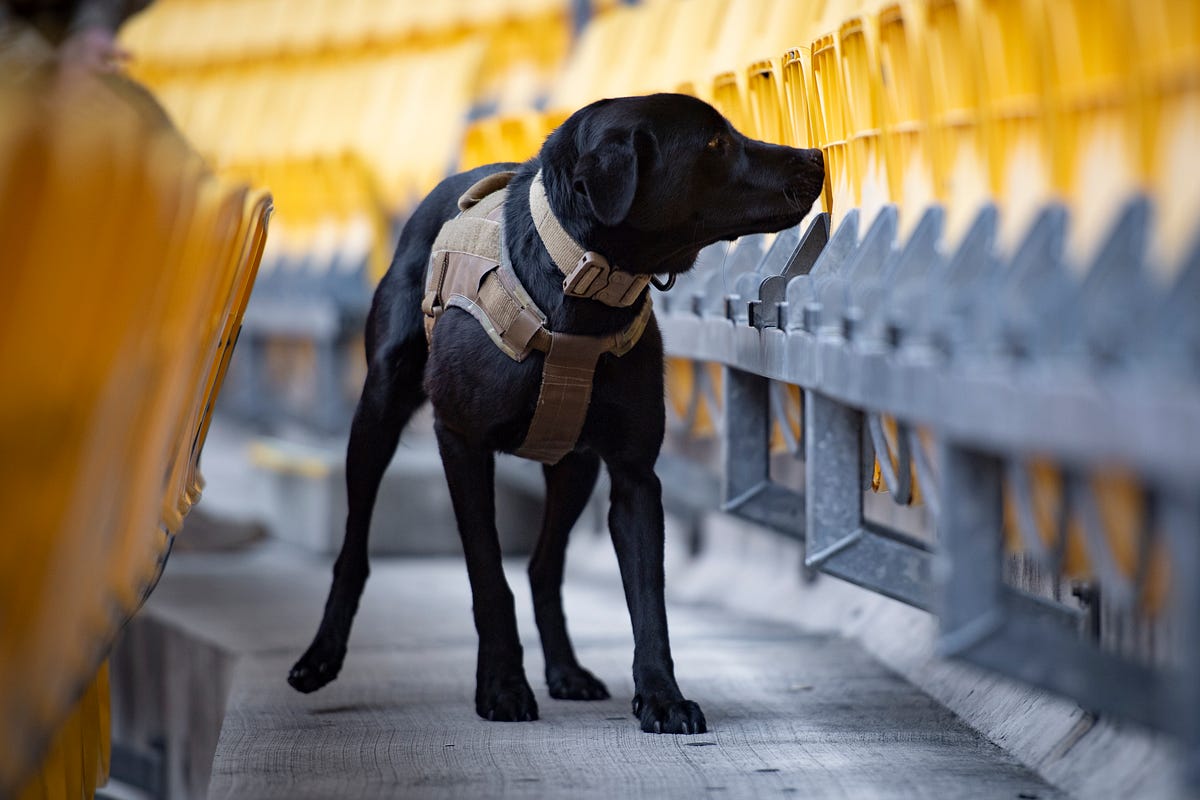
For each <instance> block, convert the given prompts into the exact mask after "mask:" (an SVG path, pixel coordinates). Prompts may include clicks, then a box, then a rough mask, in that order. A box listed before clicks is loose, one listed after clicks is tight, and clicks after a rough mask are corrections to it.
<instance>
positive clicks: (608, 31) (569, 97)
mask: <svg viewBox="0 0 1200 800" xmlns="http://www.w3.org/2000/svg"><path fill="white" fill-rule="evenodd" d="M641 19H642V17H641V10H640V9H639V8H638V7H635V6H624V5H622V6H618V7H617V8H614V9H613V10H611V11H608V12H606V13H604V14H601V15H599V16H597V17H596V18H595V19H593V20H592V21H591V22H589V23H588V26H587V27H586V28H584V29H583V33H582V34H581V36H580V38H579V40H578V41H577V42H576V43H575V49H574V52H573V53H572V55H571V58H570V60H569V61H568V62H567V65H566V68H565V69H564V70H563V72H562V75H561V76H560V77H559V79H558V81H557V82H556V84H555V86H554V91H553V92H552V93H551V95H550V99H549V101H548V102H547V104H546V107H547V109H551V110H553V109H564V110H570V111H574V110H575V109H577V108H581V107H583V106H585V105H587V104H588V103H590V102H592V101H593V100H598V99H600V97H602V96H603V92H604V91H605V84H604V76H605V74H606V73H607V71H608V69H609V66H608V65H609V63H610V61H611V59H612V58H613V54H614V53H621V54H622V55H623V54H624V53H625V52H626V45H625V42H627V41H628V40H629V36H630V35H631V33H632V31H633V29H634V27H635V26H636V25H637V24H639V22H640V20H641Z"/></svg>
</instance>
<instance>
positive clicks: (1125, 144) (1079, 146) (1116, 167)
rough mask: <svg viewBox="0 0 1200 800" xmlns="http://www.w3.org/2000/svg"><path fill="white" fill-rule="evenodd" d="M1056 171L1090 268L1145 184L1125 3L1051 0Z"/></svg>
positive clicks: (1074, 243) (1075, 260)
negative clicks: (1129, 201) (1130, 200)
mask: <svg viewBox="0 0 1200 800" xmlns="http://www.w3.org/2000/svg"><path fill="white" fill-rule="evenodd" d="M1044 13H1045V14H1046V22H1045V25H1046V28H1047V29H1048V31H1049V33H1048V35H1047V39H1048V45H1049V47H1048V48H1047V52H1048V54H1049V102H1050V115H1051V124H1052V125H1053V128H1052V130H1053V135H1054V140H1053V148H1054V150H1053V152H1054V157H1053V158H1052V159H1051V167H1052V170H1051V174H1052V175H1053V179H1054V185H1055V188H1056V189H1058V190H1059V191H1060V192H1061V193H1062V194H1063V196H1064V197H1065V198H1066V199H1067V202H1068V206H1069V208H1070V210H1071V225H1070V228H1069V230H1068V233H1067V253H1068V259H1069V262H1070V263H1071V264H1072V265H1073V266H1075V267H1076V268H1078V269H1083V268H1085V267H1086V266H1088V265H1090V263H1091V261H1092V259H1093V257H1094V255H1095V254H1096V252H1097V250H1098V249H1099V247H1100V246H1101V245H1102V244H1103V243H1104V241H1105V239H1106V234H1107V231H1108V229H1109V228H1110V227H1111V225H1112V224H1113V222H1114V221H1115V219H1116V215H1117V214H1118V213H1119V211H1120V209H1121V208H1122V207H1123V206H1124V205H1125V202H1126V200H1127V199H1128V198H1129V197H1130V195H1132V194H1133V193H1134V192H1135V191H1137V190H1138V188H1139V187H1140V181H1139V169H1140V167H1141V165H1142V164H1143V156H1142V152H1141V147H1142V136H1141V133H1142V131H1141V129H1140V127H1139V125H1138V118H1137V114H1136V110H1135V108H1134V106H1133V103H1132V100H1133V99H1134V98H1133V92H1132V84H1133V73H1132V71H1131V68H1132V67H1133V66H1134V65H1133V64H1131V63H1130V59H1129V55H1130V52H1131V49H1130V46H1129V44H1130V43H1129V41H1128V37H1127V35H1125V33H1126V32H1128V31H1130V30H1132V29H1133V16H1134V10H1133V8H1132V7H1130V6H1129V5H1128V4H1127V3H1125V2H1123V1H1122V0H1096V1H1095V2H1093V1H1092V0H1061V1H1060V2H1053V3H1046V4H1045V6H1044Z"/></svg>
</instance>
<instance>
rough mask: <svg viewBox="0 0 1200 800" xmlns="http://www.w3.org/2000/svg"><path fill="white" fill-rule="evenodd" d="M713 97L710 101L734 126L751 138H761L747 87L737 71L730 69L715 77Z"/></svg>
mask: <svg viewBox="0 0 1200 800" xmlns="http://www.w3.org/2000/svg"><path fill="white" fill-rule="evenodd" d="M711 97H712V99H711V101H710V102H712V104H713V106H714V107H715V108H716V109H717V110H718V111H720V112H721V113H722V114H724V115H725V118H726V119H728V120H729V121H730V123H732V124H733V127H735V128H737V129H738V130H739V131H741V132H742V133H744V134H746V135H747V136H749V137H751V138H754V139H758V138H760V137H759V132H758V126H757V125H756V120H755V118H754V117H753V116H751V114H750V107H749V104H748V102H747V99H746V93H745V89H744V88H743V86H742V80H739V78H738V73H737V72H735V71H733V70H730V71H728V72H722V73H720V74H718V75H717V76H716V77H714V78H713V80H712V96H711Z"/></svg>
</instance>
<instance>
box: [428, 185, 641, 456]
mask: <svg viewBox="0 0 1200 800" xmlns="http://www.w3.org/2000/svg"><path fill="white" fill-rule="evenodd" d="M513 175H514V173H512V172H498V173H495V174H493V175H489V176H488V177H486V178H484V179H483V180H481V181H479V182H478V183H476V184H475V185H474V186H472V187H471V188H470V189H468V190H467V192H466V194H464V195H463V196H462V197H460V198H459V200H458V207H459V209H460V210H461V212H462V213H460V214H459V215H458V216H457V217H455V218H454V219H452V220H450V221H449V222H447V223H446V224H445V225H443V226H442V229H441V231H440V232H439V233H438V236H437V239H436V240H435V241H434V243H433V250H432V253H431V254H430V259H429V272H428V275H427V278H426V285H425V290H426V291H425V299H424V301H423V302H422V303H421V310H422V311H424V312H425V335H426V337H427V338H428V339H429V340H430V341H432V337H433V327H434V324H435V323H436V322H437V320H438V317H440V316H441V315H442V312H443V311H445V309H446V308H447V307H449V306H454V307H456V308H461V309H463V310H464V311H466V312H467V313H469V314H470V315H471V316H473V317H475V319H476V320H478V321H479V324H480V325H482V326H483V329H484V330H485V331H487V334H488V336H490V337H491V339H492V341H493V342H495V343H496V346H497V347H499V348H500V349H501V350H502V351H504V353H505V355H507V356H508V357H509V358H511V359H513V360H514V361H524V360H525V357H526V356H528V355H529V353H530V351H531V350H540V351H541V352H543V353H545V354H546V360H545V364H544V365H543V367H542V387H541V392H540V394H539V395H538V401H537V407H536V409H535V410H534V412H533V421H532V422H530V423H529V431H528V432H527V433H526V434H525V440H524V441H523V442H522V443H521V446H520V447H519V448H518V449H517V450H516V454H517V455H519V456H522V457H524V458H531V459H534V460H536V461H541V462H542V463H545V464H555V463H558V461H559V459H561V458H562V457H563V456H564V455H566V454H567V453H569V452H570V451H571V450H572V449H574V447H575V443H576V442H577V441H578V440H579V433H580V431H581V430H582V429H583V421H584V418H585V417H586V416H587V409H588V403H589V401H590V400H591V395H592V376H593V374H594V373H595V370H596V361H597V360H598V359H599V358H600V355H601V354H602V353H612V354H613V355H616V356H623V355H625V353H627V352H629V350H631V349H632V348H633V346H634V345H635V344H637V343H638V340H639V339H640V338H641V337H642V333H643V332H644V331H645V329H646V323H647V322H648V321H649V319H650V311H651V303H650V298H649V296H647V297H646V302H645V303H643V304H642V310H641V311H640V312H639V313H638V315H637V317H636V318H635V319H634V320H633V322H631V323H630V324H629V325H628V326H626V327H625V329H624V330H621V331H618V332H617V333H613V334H609V335H608V336H577V335H575V334H569V333H561V332H555V331H551V330H549V329H548V328H546V315H545V314H544V313H542V310H541V309H539V308H538V307H537V305H536V304H535V303H534V302H533V299H532V298H531V297H530V296H529V293H528V292H526V291H525V287H524V286H522V285H521V281H520V280H519V279H518V278H517V274H516V273H515V272H514V271H513V269H512V266H511V265H510V264H509V263H508V258H507V253H506V252H505V251H504V246H503V227H504V221H503V218H504V200H505V197H506V196H507V194H508V189H507V187H508V183H509V181H511V180H512V177H513ZM529 207H530V211H531V212H532V214H533V222H534V226H535V227H536V228H537V231H538V235H539V236H541V238H542V243H543V244H544V245H545V246H546V250H547V252H549V253H550V257H551V258H552V259H553V260H554V263H555V264H556V265H558V268H559V270H560V271H562V273H563V275H564V279H563V291H564V293H566V294H568V295H570V296H572V297H585V298H590V299H593V300H598V301H599V302H601V303H605V304H606V305H610V306H615V307H622V308H623V307H627V306H630V305H632V304H633V303H634V302H635V301H636V300H637V298H638V296H640V295H641V293H642V290H643V289H645V288H646V284H647V283H649V281H650V276H649V275H636V274H634V273H630V272H625V271H623V270H619V269H617V268H615V267H612V266H611V265H609V263H608V261H607V260H605V259H604V257H603V256H601V255H600V254H598V253H594V252H591V251H584V249H583V248H582V247H580V246H579V245H578V244H577V243H576V242H575V240H573V239H572V238H571V237H570V235H568V234H567V232H566V231H564V230H563V228H562V225H561V224H560V223H559V221H558V220H557V219H556V218H555V216H554V213H553V212H552V211H551V210H550V205H549V203H548V202H547V200H546V190H545V188H544V187H543V185H542V174H541V172H540V171H539V172H538V174H537V175H536V176H535V177H534V179H533V183H532V184H531V186H530V189H529Z"/></svg>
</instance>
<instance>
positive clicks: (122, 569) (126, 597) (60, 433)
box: [0, 75, 272, 798]
mask: <svg viewBox="0 0 1200 800" xmlns="http://www.w3.org/2000/svg"><path fill="white" fill-rule="evenodd" d="M131 99H136V101H135V102H131ZM271 208H272V205H271V197H270V195H269V194H267V193H265V192H263V191H252V190H250V189H248V188H247V186H246V185H244V184H241V183H236V182H231V181H228V180H224V179H221V178H218V177H216V176H215V175H214V174H213V173H212V172H211V171H210V170H209V169H208V168H207V167H206V165H205V164H204V162H203V160H202V159H201V158H200V157H199V156H198V155H197V154H196V153H195V152H194V151H193V150H192V149H191V148H190V147H189V146H188V144H187V143H186V142H185V141H184V139H183V138H182V137H181V136H180V135H179V134H178V132H177V131H176V130H175V129H174V128H172V127H171V126H170V125H169V123H167V122H166V120H165V117H163V116H162V115H161V113H160V112H157V110H156V109H155V108H154V106H153V104H152V103H151V102H147V100H146V98H145V97H144V95H143V93H142V92H141V91H140V90H139V89H138V88H137V87H134V86H132V85H131V84H129V83H128V82H127V81H125V80H124V79H122V78H119V77H116V76H103V77H102V78H91V77H85V76H81V75H80V76H74V77H72V78H71V79H69V80H67V79H60V78H59V77H57V76H53V75H48V76H46V77H44V78H36V77H35V78H31V79H30V80H28V81H26V82H23V83H20V84H16V85H14V84H12V83H10V82H8V81H7V80H6V81H4V82H2V83H0V251H3V252H4V254H5V255H4V282H5V289H4V291H3V292H0V374H2V375H3V378H2V379H0V380H2V382H3V384H4V386H5V390H4V391H3V392H0V506H2V507H3V508H4V514H5V535H4V536H0V652H2V653H4V657H3V658H0V796H5V797H9V796H12V797H22V798H39V797H81V796H88V797H90V796H91V792H92V791H93V790H94V789H95V787H96V786H97V784H98V783H102V782H103V781H104V780H105V777H106V775H107V771H108V741H109V739H108V736H109V725H108V718H109V699H108V687H107V668H106V666H105V664H106V662H105V659H106V654H107V652H108V648H109V647H110V645H111V644H112V642H113V639H114V637H115V636H116V634H117V632H118V630H119V629H120V627H121V625H122V624H123V623H124V621H125V620H126V619H128V617H129V616H130V615H131V614H133V613H134V612H135V611H136V609H137V608H138V607H139V605H140V604H141V602H142V601H143V599H144V597H145V596H146V594H148V592H149V591H150V590H151V588H152V587H153V585H154V583H155V581H156V580H157V576H158V574H159V571H160V569H161V568H162V564H163V561H164V559H165V558H166V556H167V553H168V552H169V549H170V546H171V542H172V539H173V537H174V536H175V535H176V534H177V533H179V531H180V530H181V528H182V527H183V526H184V518H185V516H186V515H187V514H188V511H189V509H190V508H191V507H192V506H193V505H194V504H195V503H196V501H197V500H198V499H199V497H200V493H201V490H202V489H203V486H204V481H203V477H202V476H201V473H200V470H199V458H200V453H201V450H202V448H203V446H204V441H205V436H206V434H207V431H208V427H209V423H210V421H211V415H212V411H213V403H214V401H215V399H216V397H217V394H218V392H219V391H220V388H221V385H222V381H223V378H224V376H225V372H226V369H227V367H228V365H229V359H230V356H231V353H232V349H233V346H234V343H235V341H236V339H237V334H238V331H239V327H240V321H241V316H242V312H243V310H244V308H245V306H246V302H247V299H248V297H249V294H250V290H251V287H252V285H253V283H254V279H255V273H256V270H257V266H258V263H259V259H260V257H261V255H262V250H263V245H264V241H265V237H266V226H267V220H268V217H269V215H270V213H271ZM39 763H40V765H41V768H40V770H39V769H38V765H39Z"/></svg>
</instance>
